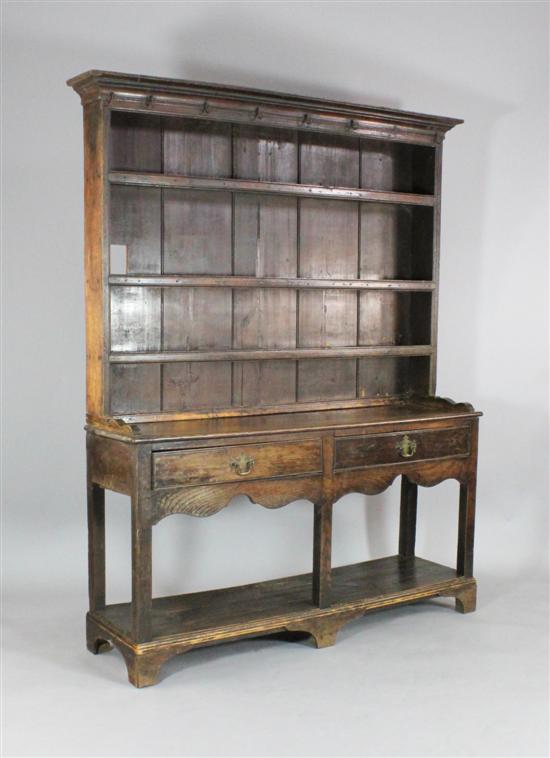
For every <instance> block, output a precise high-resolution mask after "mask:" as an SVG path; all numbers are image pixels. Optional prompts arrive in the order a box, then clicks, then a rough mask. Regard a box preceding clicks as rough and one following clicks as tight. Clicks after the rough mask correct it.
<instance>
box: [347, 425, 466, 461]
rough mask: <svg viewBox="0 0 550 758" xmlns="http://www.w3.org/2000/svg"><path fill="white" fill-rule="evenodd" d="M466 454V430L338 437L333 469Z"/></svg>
mask: <svg viewBox="0 0 550 758" xmlns="http://www.w3.org/2000/svg"><path fill="white" fill-rule="evenodd" d="M469 452H470V429H469V427H459V428H456V429H433V430H432V429H426V430H422V429H420V430H412V431H406V432H400V433H392V434H372V435H361V436H354V437H339V438H337V439H336V442H335V450H334V468H335V470H341V469H350V468H363V467H365V466H380V465H384V464H387V463H402V462H404V461H417V460H427V459H431V458H449V457H454V456H465V455H468V454H469Z"/></svg>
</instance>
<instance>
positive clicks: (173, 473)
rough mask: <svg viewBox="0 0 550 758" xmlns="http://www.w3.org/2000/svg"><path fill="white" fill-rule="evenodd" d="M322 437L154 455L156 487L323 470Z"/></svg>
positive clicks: (236, 480) (262, 477) (242, 479)
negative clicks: (320, 438) (319, 438)
mask: <svg viewBox="0 0 550 758" xmlns="http://www.w3.org/2000/svg"><path fill="white" fill-rule="evenodd" d="M321 466H322V460H321V442H320V440H300V441H299V442H279V443H270V444H265V445H231V446H228V447H211V448H203V449H201V450H181V451H177V452H166V453H154V454H153V486H154V487H155V488H157V489H158V488H160V487H174V486H177V485H182V484H216V483H219V482H239V481H244V480H247V479H270V478H272V477H281V476H294V475H297V474H318V473H320V472H321Z"/></svg>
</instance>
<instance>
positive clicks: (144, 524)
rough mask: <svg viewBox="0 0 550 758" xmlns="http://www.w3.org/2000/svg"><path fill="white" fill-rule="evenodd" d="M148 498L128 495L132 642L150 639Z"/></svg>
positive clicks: (150, 567)
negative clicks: (130, 503) (130, 547)
mask: <svg viewBox="0 0 550 758" xmlns="http://www.w3.org/2000/svg"><path fill="white" fill-rule="evenodd" d="M151 531H152V530H151V523H150V520H149V518H148V497H146V496H143V495H141V494H140V493H137V494H135V495H133V496H132V636H133V639H134V642H148V641H149V640H150V639H151V610H152V580H151V571H152V555H151V551H152V534H151Z"/></svg>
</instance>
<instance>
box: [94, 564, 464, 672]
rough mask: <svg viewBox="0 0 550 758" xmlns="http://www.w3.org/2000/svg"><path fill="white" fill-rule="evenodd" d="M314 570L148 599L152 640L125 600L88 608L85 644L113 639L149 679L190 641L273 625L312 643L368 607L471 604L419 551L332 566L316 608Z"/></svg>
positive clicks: (261, 631) (208, 641)
mask: <svg viewBox="0 0 550 758" xmlns="http://www.w3.org/2000/svg"><path fill="white" fill-rule="evenodd" d="M311 586H312V575H311V574H302V575H300V576H293V577H287V578H284V579H276V580H272V581H267V582H260V583H257V584H248V585H244V586H241V587H230V588H227V589H221V590H212V591H208V592H196V593H192V594H188V595H177V596H173V597H163V598H157V599H154V600H153V612H152V627H153V634H152V640H151V641H150V642H144V643H134V642H133V641H132V638H131V633H130V629H131V621H132V607H131V604H130V603H121V604H117V605H108V606H107V607H106V608H104V609H102V610H96V611H92V612H90V613H88V616H87V643H88V649H89V650H90V651H91V652H93V653H99V652H103V651H104V650H106V649H109V645H108V643H109V642H110V643H112V644H113V645H115V646H116V647H117V648H118V649H119V650H120V651H121V653H122V654H123V656H124V658H125V661H126V664H127V667H128V677H129V679H130V682H131V683H132V684H134V685H135V686H136V687H146V686H148V685H151V684H155V682H156V681H157V678H158V675H159V672H160V668H161V666H162V665H163V663H165V662H166V661H167V660H168V659H169V658H171V657H173V656H175V655H179V654H181V653H185V652H187V651H188V650H190V649H191V648H193V647H202V646H206V645H214V644H217V643H221V642H227V641H230V640H238V639H243V638H246V637H256V636H262V635H268V634H274V633H278V632H302V633H306V634H309V635H311V637H312V638H313V641H314V643H315V644H316V646H317V647H319V648H320V647H328V646H329V645H333V644H334V642H335V641H336V635H337V633H338V631H339V630H340V629H341V628H342V627H343V626H344V625H345V624H346V623H347V622H348V621H351V620H352V619H354V618H357V617H358V616H361V615H363V614H365V613H367V612H369V611H373V610H377V609H381V608H386V607H390V606H395V605H401V604H405V603H411V602H414V601H417V600H424V599H427V598H430V597H437V596H449V597H455V598H456V608H457V610H458V611H461V612H463V613H468V612H470V611H473V610H475V598H476V582H475V580H474V579H473V578H466V577H461V576H457V574H456V571H455V570H454V569H452V568H449V567H447V566H442V565H440V564H437V563H432V562H431V561H426V560H424V559H422V558H400V557H399V556H392V557H389V558H382V559H378V560H374V561H367V562H364V563H357V564H353V565H350V566H341V567H338V568H335V569H334V570H333V572H332V603H331V605H330V606H329V607H328V608H323V609H320V608H317V607H316V606H314V605H313V603H312V600H311Z"/></svg>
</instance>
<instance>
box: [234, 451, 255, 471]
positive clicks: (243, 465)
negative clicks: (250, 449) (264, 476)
mask: <svg viewBox="0 0 550 758" xmlns="http://www.w3.org/2000/svg"><path fill="white" fill-rule="evenodd" d="M255 463H256V461H255V460H254V458H249V457H248V455H245V454H244V453H241V455H239V457H238V458H233V459H232V460H231V461H229V466H230V468H232V469H233V471H234V472H235V473H236V474H238V475H239V476H246V475H247V474H250V472H251V471H252V469H253V468H254V464H255Z"/></svg>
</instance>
